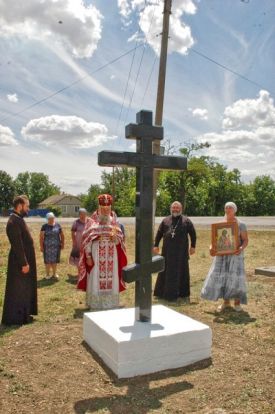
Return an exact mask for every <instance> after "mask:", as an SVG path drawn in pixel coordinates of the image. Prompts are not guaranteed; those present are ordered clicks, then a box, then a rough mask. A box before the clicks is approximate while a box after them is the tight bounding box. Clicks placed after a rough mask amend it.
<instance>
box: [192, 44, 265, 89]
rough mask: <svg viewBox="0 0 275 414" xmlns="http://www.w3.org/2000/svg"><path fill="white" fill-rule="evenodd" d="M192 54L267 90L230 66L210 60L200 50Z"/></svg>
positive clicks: (193, 50)
mask: <svg viewBox="0 0 275 414" xmlns="http://www.w3.org/2000/svg"><path fill="white" fill-rule="evenodd" d="M190 52H193V53H195V54H196V55H198V56H200V57H202V58H204V59H206V60H208V61H209V62H212V63H214V64H215V65H217V66H219V67H221V68H223V69H225V70H227V71H228V72H231V73H233V74H234V75H236V76H238V77H239V78H241V79H244V80H246V81H247V82H250V83H252V84H253V85H256V86H258V87H259V88H262V89H266V88H265V87H264V86H262V85H260V84H259V83H257V82H255V81H253V80H251V79H249V78H247V77H246V76H244V75H242V74H240V73H238V72H236V71H235V70H233V69H230V68H229V67H228V66H225V65H223V64H222V63H219V62H217V61H216V60H214V59H212V58H210V57H209V56H207V55H205V54H204V53H201V52H199V51H198V50H195V49H190Z"/></svg>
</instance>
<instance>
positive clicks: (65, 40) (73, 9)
mask: <svg viewBox="0 0 275 414" xmlns="http://www.w3.org/2000/svg"><path fill="white" fill-rule="evenodd" d="M101 31H102V15H101V14H100V12H99V10H98V9H97V8H96V7H95V6H93V5H89V6H85V5H84V2H83V1H82V0H47V1H37V0H24V1H13V2H12V6H11V2H8V1H6V0H0V36H1V35H2V36H5V37H13V36H20V37H25V38H28V39H38V40H40V41H43V42H45V43H48V42H50V43H51V44H52V43H56V44H59V45H60V44H62V45H63V46H64V47H65V48H66V49H68V50H69V51H70V52H71V53H72V54H73V55H74V56H75V57H79V58H83V57H90V56H92V54H93V53H94V51H95V50H96V48H97V44H98V41H99V40H100V38H101Z"/></svg>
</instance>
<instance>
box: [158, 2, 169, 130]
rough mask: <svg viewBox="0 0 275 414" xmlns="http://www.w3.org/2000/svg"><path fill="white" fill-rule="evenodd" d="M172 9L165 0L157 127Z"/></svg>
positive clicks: (161, 108) (159, 123)
mask: <svg viewBox="0 0 275 414" xmlns="http://www.w3.org/2000/svg"><path fill="white" fill-rule="evenodd" d="M171 8H172V0H164V8H163V21H162V33H161V34H162V38H161V49H160V59H159V77H158V94H157V103H156V112H155V125H158V126H162V116H163V102H164V90H165V76H166V62H167V49H168V38H169V19H170V14H171Z"/></svg>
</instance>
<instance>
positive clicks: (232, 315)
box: [205, 308, 257, 325]
mask: <svg viewBox="0 0 275 414" xmlns="http://www.w3.org/2000/svg"><path fill="white" fill-rule="evenodd" d="M205 313H208V314H209V315H214V319H213V322H216V323H225V324H235V325H247V324H248V323H252V322H255V321H256V320H257V319H256V318H252V317H251V316H250V315H249V313H248V312H245V311H242V312H236V311H234V310H233V309H230V308H229V309H228V310H225V311H224V312H221V313H220V312H205Z"/></svg>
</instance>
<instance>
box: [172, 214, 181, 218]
mask: <svg viewBox="0 0 275 414" xmlns="http://www.w3.org/2000/svg"><path fill="white" fill-rule="evenodd" d="M180 215H181V213H172V216H173V217H179V216H180Z"/></svg>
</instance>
